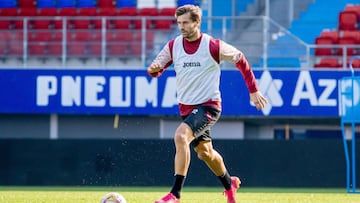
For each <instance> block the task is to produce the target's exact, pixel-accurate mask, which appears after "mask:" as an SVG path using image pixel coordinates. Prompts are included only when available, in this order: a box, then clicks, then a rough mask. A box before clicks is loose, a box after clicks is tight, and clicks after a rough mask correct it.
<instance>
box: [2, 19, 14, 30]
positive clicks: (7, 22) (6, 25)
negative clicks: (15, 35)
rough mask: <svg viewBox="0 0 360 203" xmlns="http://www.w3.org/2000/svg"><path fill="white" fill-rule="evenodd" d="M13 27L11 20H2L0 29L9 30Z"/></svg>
mask: <svg viewBox="0 0 360 203" xmlns="http://www.w3.org/2000/svg"><path fill="white" fill-rule="evenodd" d="M11 28H12V21H11V20H0V30H8V29H11Z"/></svg>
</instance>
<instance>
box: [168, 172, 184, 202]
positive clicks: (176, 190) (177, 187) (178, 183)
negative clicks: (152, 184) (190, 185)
mask: <svg viewBox="0 0 360 203" xmlns="http://www.w3.org/2000/svg"><path fill="white" fill-rule="evenodd" d="M184 182H185V176H182V175H175V183H174V185H173V187H172V189H171V191H170V192H171V193H172V194H173V195H174V196H175V197H176V198H178V199H180V192H181V189H182V187H183V185H184Z"/></svg>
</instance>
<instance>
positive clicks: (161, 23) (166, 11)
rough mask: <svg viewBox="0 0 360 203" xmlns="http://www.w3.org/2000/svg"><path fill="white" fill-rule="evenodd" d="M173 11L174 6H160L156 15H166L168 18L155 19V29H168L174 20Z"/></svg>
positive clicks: (174, 9)
mask: <svg viewBox="0 0 360 203" xmlns="http://www.w3.org/2000/svg"><path fill="white" fill-rule="evenodd" d="M175 11H176V8H175V7H173V8H170V7H166V8H161V9H160V10H159V14H158V16H164V17H168V18H169V20H167V19H159V20H156V21H155V23H154V26H155V29H170V28H171V25H172V24H174V23H175V22H176V20H175V18H174V15H175Z"/></svg>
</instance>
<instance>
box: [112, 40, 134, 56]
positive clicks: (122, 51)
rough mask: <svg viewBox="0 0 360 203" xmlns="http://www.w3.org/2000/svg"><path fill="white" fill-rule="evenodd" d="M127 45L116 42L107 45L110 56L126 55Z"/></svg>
mask: <svg viewBox="0 0 360 203" xmlns="http://www.w3.org/2000/svg"><path fill="white" fill-rule="evenodd" d="M128 49H129V47H128V46H127V44H125V43H116V44H110V45H108V49H107V50H109V55H110V56H125V55H127V51H128Z"/></svg>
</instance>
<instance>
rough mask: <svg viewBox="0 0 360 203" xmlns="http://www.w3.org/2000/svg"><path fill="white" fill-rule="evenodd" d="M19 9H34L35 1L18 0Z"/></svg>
mask: <svg viewBox="0 0 360 203" xmlns="http://www.w3.org/2000/svg"><path fill="white" fill-rule="evenodd" d="M18 6H19V7H20V8H36V0H18Z"/></svg>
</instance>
